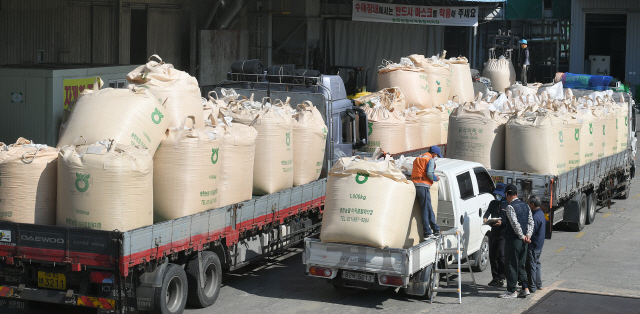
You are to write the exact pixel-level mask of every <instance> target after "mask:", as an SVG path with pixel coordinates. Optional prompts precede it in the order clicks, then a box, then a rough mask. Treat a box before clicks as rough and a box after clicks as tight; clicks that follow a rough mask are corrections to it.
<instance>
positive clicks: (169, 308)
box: [151, 264, 188, 314]
mask: <svg viewBox="0 0 640 314" xmlns="http://www.w3.org/2000/svg"><path fill="white" fill-rule="evenodd" d="M187 290H188V287H187V275H186V274H185V272H184V269H182V267H180V266H179V265H176V264H169V265H167V269H166V270H165V271H164V275H163V276H162V287H160V288H156V289H155V294H154V297H153V302H154V306H153V311H151V313H157V314H182V312H183V311H184V307H185V305H186V304H187V294H188V291H187Z"/></svg>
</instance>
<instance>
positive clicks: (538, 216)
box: [527, 195, 546, 292]
mask: <svg viewBox="0 0 640 314" xmlns="http://www.w3.org/2000/svg"><path fill="white" fill-rule="evenodd" d="M540 204H542V202H541V201H540V198H539V197H537V196H535V195H531V196H529V208H530V209H531V215H532V216H533V234H532V235H531V243H529V245H528V246H529V248H528V251H527V277H528V278H529V290H530V291H531V292H536V290H542V270H541V269H540V253H542V246H543V245H544V236H545V230H546V229H545V228H546V225H545V224H546V218H545V216H544V213H543V212H542V209H541V208H540Z"/></svg>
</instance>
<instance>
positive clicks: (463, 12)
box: [352, 0, 479, 26]
mask: <svg viewBox="0 0 640 314" xmlns="http://www.w3.org/2000/svg"><path fill="white" fill-rule="evenodd" d="M478 13H479V11H478V7H435V6H418V5H404V4H389V3H378V2H366V1H358V0H354V1H353V14H352V20H354V21H365V22H383V23H398V24H418V25H442V26H478Z"/></svg>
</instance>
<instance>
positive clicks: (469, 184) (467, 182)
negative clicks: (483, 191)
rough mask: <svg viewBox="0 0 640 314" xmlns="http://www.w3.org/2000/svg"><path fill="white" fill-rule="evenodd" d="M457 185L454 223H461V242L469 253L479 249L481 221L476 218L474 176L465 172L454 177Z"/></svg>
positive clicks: (476, 205) (476, 203) (476, 202)
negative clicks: (462, 232) (462, 233)
mask: <svg viewBox="0 0 640 314" xmlns="http://www.w3.org/2000/svg"><path fill="white" fill-rule="evenodd" d="M456 181H457V183H458V191H457V192H458V194H459V196H458V200H457V202H456V206H455V212H456V216H457V217H456V218H457V219H456V223H457V224H459V223H461V222H462V230H463V231H464V235H463V241H464V243H465V244H468V245H467V250H468V251H469V252H475V251H477V250H478V248H479V247H480V243H481V242H480V241H478V236H477V235H478V234H479V233H480V225H481V224H482V220H480V218H479V217H478V208H479V207H478V198H477V197H476V196H477V195H478V190H477V185H475V184H474V183H475V182H474V181H475V176H473V175H472V173H471V171H469V170H466V171H464V172H462V173H460V174H458V175H456ZM480 240H482V238H480Z"/></svg>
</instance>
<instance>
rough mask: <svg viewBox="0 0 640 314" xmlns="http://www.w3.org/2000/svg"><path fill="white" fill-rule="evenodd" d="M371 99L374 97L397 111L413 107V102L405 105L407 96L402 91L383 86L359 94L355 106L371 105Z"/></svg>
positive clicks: (388, 107)
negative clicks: (364, 93)
mask: <svg viewBox="0 0 640 314" xmlns="http://www.w3.org/2000/svg"><path fill="white" fill-rule="evenodd" d="M373 99H376V101H377V102H379V103H380V104H382V106H384V107H386V108H387V109H389V110H391V109H395V110H398V111H399V112H400V111H404V110H406V109H409V108H413V107H415V106H414V105H413V104H412V105H407V97H406V96H405V94H404V92H403V91H402V90H400V89H399V88H397V87H389V88H384V89H381V90H379V91H377V92H374V93H370V94H367V95H364V96H361V97H359V98H357V99H355V103H356V105H357V106H363V105H365V104H366V105H369V106H371V105H373V103H372V100H373Z"/></svg>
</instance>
